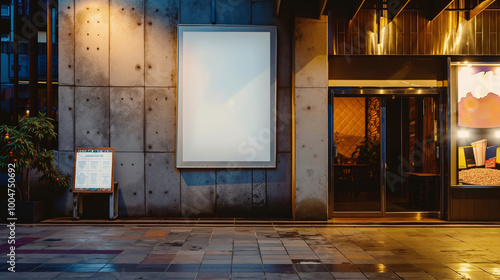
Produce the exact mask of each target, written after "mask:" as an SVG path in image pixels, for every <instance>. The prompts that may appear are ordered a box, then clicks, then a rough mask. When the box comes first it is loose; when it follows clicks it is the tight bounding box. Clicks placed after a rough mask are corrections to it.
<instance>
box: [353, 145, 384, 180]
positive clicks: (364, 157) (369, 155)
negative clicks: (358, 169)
mask: <svg viewBox="0 0 500 280" xmlns="http://www.w3.org/2000/svg"><path fill="white" fill-rule="evenodd" d="M351 157H353V158H357V160H356V163H357V164H366V165H367V172H368V174H366V175H367V176H366V177H365V179H366V181H367V182H366V183H368V184H372V183H376V182H378V180H379V178H380V177H379V174H380V139H371V138H370V137H365V139H364V140H363V141H361V143H360V144H359V145H357V146H356V149H355V150H354V152H353V153H352V155H351Z"/></svg>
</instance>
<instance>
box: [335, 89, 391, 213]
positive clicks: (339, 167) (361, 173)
mask: <svg viewBox="0 0 500 280" xmlns="http://www.w3.org/2000/svg"><path fill="white" fill-rule="evenodd" d="M381 101H382V100H381V98H380V97H334V98H333V121H334V130H333V131H334V132H333V135H332V136H333V143H332V144H333V145H334V149H336V153H334V155H333V158H332V160H331V161H332V162H331V164H330V165H331V167H332V169H331V170H333V182H332V181H331V182H330V183H333V186H334V190H333V196H334V201H333V207H334V211H335V212H353V211H354V212H358V211H362V212H377V213H380V210H381V205H382V203H381V195H380V194H381V188H380V186H381V185H380V179H381V177H380V164H381V154H380V151H381V114H380V112H381Z"/></svg>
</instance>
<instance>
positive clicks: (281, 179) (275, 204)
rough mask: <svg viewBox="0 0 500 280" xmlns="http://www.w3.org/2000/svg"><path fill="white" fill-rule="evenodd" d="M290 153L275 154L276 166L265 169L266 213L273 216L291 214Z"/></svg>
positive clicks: (278, 216) (284, 216)
mask: <svg viewBox="0 0 500 280" xmlns="http://www.w3.org/2000/svg"><path fill="white" fill-rule="evenodd" d="M291 168H292V155H291V154H290V153H277V154H276V168H274V169H268V170H267V211H266V213H267V215H268V216H269V217H273V218H290V217H291V216H292V211H291V210H292V209H291V208H292V207H291V206H292V174H291V172H290V170H291Z"/></svg>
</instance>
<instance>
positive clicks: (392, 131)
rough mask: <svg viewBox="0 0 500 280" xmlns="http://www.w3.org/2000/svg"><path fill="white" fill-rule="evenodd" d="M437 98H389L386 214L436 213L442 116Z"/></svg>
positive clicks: (387, 112) (387, 101) (387, 109)
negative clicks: (439, 124) (440, 118)
mask: <svg viewBox="0 0 500 280" xmlns="http://www.w3.org/2000/svg"><path fill="white" fill-rule="evenodd" d="M436 102H437V99H436V98H434V97H400V98H392V99H391V98H387V100H386V114H387V126H386V131H387V137H386V138H387V145H386V153H387V157H386V158H387V170H386V211H387V212H408V211H436V210H437V208H438V201H439V200H438V197H439V170H438V166H439V164H438V154H437V149H436V147H437V143H438V139H437V134H438V133H437V132H438V127H437V124H438V119H437V116H438V112H437V109H436V108H437V104H436Z"/></svg>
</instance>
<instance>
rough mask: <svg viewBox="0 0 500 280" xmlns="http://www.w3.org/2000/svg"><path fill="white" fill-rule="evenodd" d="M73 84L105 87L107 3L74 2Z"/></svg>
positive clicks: (107, 69)
mask: <svg viewBox="0 0 500 280" xmlns="http://www.w3.org/2000/svg"><path fill="white" fill-rule="evenodd" d="M75 84H76V85H79V86H108V85H109V0H81V1H76V7H75Z"/></svg>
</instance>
